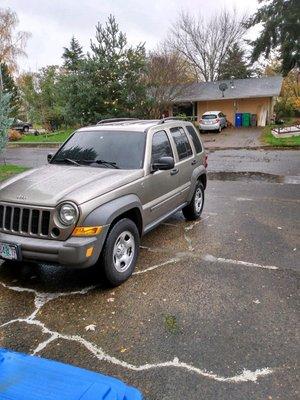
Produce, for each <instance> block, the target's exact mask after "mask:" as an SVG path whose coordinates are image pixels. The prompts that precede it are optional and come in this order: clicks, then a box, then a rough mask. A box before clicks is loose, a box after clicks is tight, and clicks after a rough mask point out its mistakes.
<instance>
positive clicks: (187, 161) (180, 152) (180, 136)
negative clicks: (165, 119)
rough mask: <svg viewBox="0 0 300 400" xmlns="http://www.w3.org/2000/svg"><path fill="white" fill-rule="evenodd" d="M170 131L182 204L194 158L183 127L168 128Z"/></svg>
mask: <svg viewBox="0 0 300 400" xmlns="http://www.w3.org/2000/svg"><path fill="white" fill-rule="evenodd" d="M170 132H171V136H172V139H173V141H174V143H175V146H176V150H177V163H176V165H175V170H176V172H177V173H178V179H179V182H178V183H179V190H180V202H181V204H182V203H184V202H185V199H186V197H187V195H188V193H189V189H190V186H191V176H192V171H193V169H194V164H195V160H194V154H193V150H192V147H191V144H190V141H189V139H188V136H187V134H186V132H185V130H184V129H183V127H181V126H179V127H175V128H170Z"/></svg>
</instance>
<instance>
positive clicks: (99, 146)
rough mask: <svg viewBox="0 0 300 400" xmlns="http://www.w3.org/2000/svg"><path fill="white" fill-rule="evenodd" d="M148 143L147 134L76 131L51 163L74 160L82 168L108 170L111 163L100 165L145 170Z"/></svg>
mask: <svg viewBox="0 0 300 400" xmlns="http://www.w3.org/2000/svg"><path fill="white" fill-rule="evenodd" d="M145 142H146V135H145V133H144V132H130V131H110V130H108V131H105V130H102V129H101V130H100V129H99V131H77V132H75V133H74V134H73V136H72V137H71V138H70V139H69V140H68V141H67V142H66V143H65V144H64V145H63V147H61V149H60V150H58V152H57V153H56V155H55V156H54V157H53V159H52V161H51V164H57V163H60V164H61V163H66V159H72V160H74V161H76V162H78V163H79V164H82V165H89V166H91V167H95V168H96V167H99V168H108V167H109V164H103V163H100V161H101V160H103V161H104V160H105V161H108V162H109V163H115V164H116V167H118V168H120V169H140V168H143V162H144V152H145ZM93 161H94V162H93ZM97 161H98V163H97Z"/></svg>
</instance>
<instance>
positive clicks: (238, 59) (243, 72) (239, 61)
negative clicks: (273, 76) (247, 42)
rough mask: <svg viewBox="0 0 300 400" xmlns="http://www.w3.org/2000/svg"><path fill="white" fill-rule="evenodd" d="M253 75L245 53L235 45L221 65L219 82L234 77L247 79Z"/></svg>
mask: <svg viewBox="0 0 300 400" xmlns="http://www.w3.org/2000/svg"><path fill="white" fill-rule="evenodd" d="M251 75H252V71H251V69H250V68H249V66H248V64H247V63H246V61H245V52H244V50H242V49H241V48H240V47H239V45H238V44H237V43H235V44H234V45H233V46H232V48H231V49H229V51H228V53H227V56H226V57H225V59H224V61H223V62H222V63H221V65H220V70H219V80H223V79H230V78H231V77H232V76H233V77H234V78H235V79H245V78H249V77H251Z"/></svg>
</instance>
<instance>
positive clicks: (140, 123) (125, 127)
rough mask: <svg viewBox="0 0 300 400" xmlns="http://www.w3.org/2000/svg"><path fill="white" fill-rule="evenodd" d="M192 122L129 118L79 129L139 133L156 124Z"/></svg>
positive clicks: (170, 124)
mask: <svg viewBox="0 0 300 400" xmlns="http://www.w3.org/2000/svg"><path fill="white" fill-rule="evenodd" d="M181 123H184V124H190V122H188V121H184V120H181V119H176V118H174V119H172V118H171V119H166V120H165V121H164V122H162V120H160V119H136V120H131V121H130V120H128V121H120V122H118V121H114V122H108V123H104V124H100V125H94V126H86V127H82V128H80V129H78V131H85V132H86V131H98V132H99V131H104V130H105V131H107V130H109V131H116V130H118V131H124V132H125V131H130V132H137V133H144V132H146V131H147V130H148V129H149V128H152V127H154V126H157V127H158V126H162V125H163V126H168V127H169V126H173V125H174V124H175V125H178V124H181Z"/></svg>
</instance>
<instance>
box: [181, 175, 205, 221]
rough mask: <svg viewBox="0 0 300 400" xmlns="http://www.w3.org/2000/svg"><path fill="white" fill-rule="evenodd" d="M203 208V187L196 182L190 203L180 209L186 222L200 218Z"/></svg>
mask: <svg viewBox="0 0 300 400" xmlns="http://www.w3.org/2000/svg"><path fill="white" fill-rule="evenodd" d="M203 206H204V187H203V185H202V183H201V182H199V181H198V183H197V185H196V189H195V192H194V195H193V198H192V200H191V202H190V203H189V204H188V205H187V206H186V207H184V208H183V209H182V212H183V215H184V217H185V218H186V219H188V220H195V219H198V218H200V216H201V214H202V210H203Z"/></svg>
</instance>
